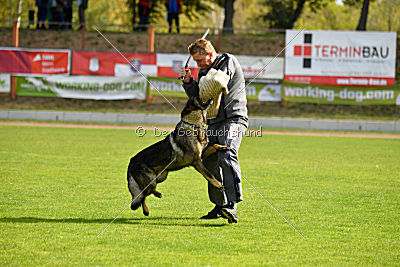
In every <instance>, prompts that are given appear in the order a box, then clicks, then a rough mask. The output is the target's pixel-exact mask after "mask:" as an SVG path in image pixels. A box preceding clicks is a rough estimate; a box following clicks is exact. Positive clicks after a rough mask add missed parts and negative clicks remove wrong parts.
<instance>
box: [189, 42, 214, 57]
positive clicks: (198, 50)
mask: <svg viewBox="0 0 400 267" xmlns="http://www.w3.org/2000/svg"><path fill="white" fill-rule="evenodd" d="M188 51H189V54H190V55H192V56H193V55H194V54H199V55H206V54H208V53H214V54H216V52H215V49H214V46H213V45H212V44H211V42H210V41H208V40H206V39H197V40H196V41H194V42H193V43H191V44H190V45H189V47H188Z"/></svg>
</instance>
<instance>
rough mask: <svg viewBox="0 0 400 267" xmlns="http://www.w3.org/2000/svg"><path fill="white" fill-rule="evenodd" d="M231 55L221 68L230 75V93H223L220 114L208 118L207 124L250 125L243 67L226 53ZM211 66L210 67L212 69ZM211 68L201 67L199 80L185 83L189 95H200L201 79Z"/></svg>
mask: <svg viewBox="0 0 400 267" xmlns="http://www.w3.org/2000/svg"><path fill="white" fill-rule="evenodd" d="M226 55H228V57H229V61H228V64H227V65H224V66H223V67H222V68H221V70H222V71H224V72H225V73H227V74H228V75H229V76H230V79H229V82H228V94H227V95H225V94H222V99H221V104H220V107H219V111H218V116H217V117H216V118H214V119H209V120H207V124H209V125H212V124H216V123H222V122H230V121H237V122H239V123H241V124H243V125H245V126H246V127H248V116H247V107H246V104H247V99H246V91H245V82H244V75H243V71H242V67H241V66H240V64H239V61H238V60H237V58H236V57H235V56H233V55H231V54H226ZM221 57H222V56H218V57H217V58H216V60H215V61H214V63H213V65H211V67H210V68H212V67H213V66H214V65H215V63H217V62H218V61H219V60H220V59H221ZM210 68H209V69H210ZM209 69H200V71H199V76H198V79H197V80H193V79H191V81H190V82H188V83H183V85H182V86H183V89H185V92H186V94H187V95H188V96H198V95H199V81H200V79H201V78H202V77H203V76H205V75H206V74H207V73H208V70H209Z"/></svg>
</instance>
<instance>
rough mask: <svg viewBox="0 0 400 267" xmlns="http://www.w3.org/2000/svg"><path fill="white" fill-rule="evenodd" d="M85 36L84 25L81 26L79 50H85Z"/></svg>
mask: <svg viewBox="0 0 400 267" xmlns="http://www.w3.org/2000/svg"><path fill="white" fill-rule="evenodd" d="M85 34H86V25H85V24H83V25H82V35H81V48H82V49H85Z"/></svg>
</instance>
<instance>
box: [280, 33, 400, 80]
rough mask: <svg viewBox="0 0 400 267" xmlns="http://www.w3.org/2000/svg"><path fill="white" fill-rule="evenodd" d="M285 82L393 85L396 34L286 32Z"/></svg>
mask: <svg viewBox="0 0 400 267" xmlns="http://www.w3.org/2000/svg"><path fill="white" fill-rule="evenodd" d="M286 45H287V50H286V51H287V53H286V64H285V80H287V81H292V82H303V83H310V84H325V85H339V86H388V85H394V83H395V65H396V33H395V32H350V31H304V32H301V33H299V31H298V30H288V31H286Z"/></svg>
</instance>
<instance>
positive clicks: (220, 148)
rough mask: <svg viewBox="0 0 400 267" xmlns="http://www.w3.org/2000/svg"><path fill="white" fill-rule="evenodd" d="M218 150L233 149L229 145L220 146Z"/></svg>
mask: <svg viewBox="0 0 400 267" xmlns="http://www.w3.org/2000/svg"><path fill="white" fill-rule="evenodd" d="M217 150H218V151H227V150H231V148H230V147H229V146H219V147H218V148H217Z"/></svg>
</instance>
